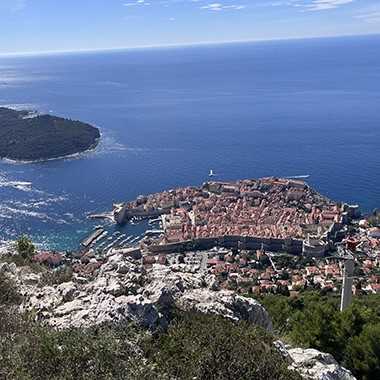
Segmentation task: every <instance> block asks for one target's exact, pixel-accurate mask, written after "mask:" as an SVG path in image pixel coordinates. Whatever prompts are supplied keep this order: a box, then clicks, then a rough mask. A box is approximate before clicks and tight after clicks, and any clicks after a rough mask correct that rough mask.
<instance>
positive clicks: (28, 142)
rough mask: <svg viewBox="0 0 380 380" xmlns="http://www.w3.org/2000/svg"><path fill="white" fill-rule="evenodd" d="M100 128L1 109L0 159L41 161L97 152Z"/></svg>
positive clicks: (68, 120)
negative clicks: (91, 151)
mask: <svg viewBox="0 0 380 380" xmlns="http://www.w3.org/2000/svg"><path fill="white" fill-rule="evenodd" d="M99 139H100V132H99V130H98V129H97V128H95V127H93V126H91V125H89V124H86V123H83V122H80V121H75V120H70V119H65V118H61V117H56V116H52V115H33V114H31V113H30V112H29V111H16V110H13V109H9V108H4V107H0V158H2V159H4V158H6V159H11V160H20V161H38V160H49V159H55V158H61V157H65V156H70V155H73V154H76V153H82V152H85V151H87V150H90V149H94V148H95V147H96V146H97V144H98V142H99Z"/></svg>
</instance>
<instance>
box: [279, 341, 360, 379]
mask: <svg viewBox="0 0 380 380" xmlns="http://www.w3.org/2000/svg"><path fill="white" fill-rule="evenodd" d="M275 346H276V347H277V349H278V350H279V351H280V352H281V354H282V355H283V356H284V357H285V358H286V359H287V360H288V362H289V369H292V370H295V371H297V372H298V373H299V374H300V375H301V376H302V378H303V379H305V380H356V378H355V377H354V376H353V375H352V374H351V372H350V371H349V370H348V369H346V368H344V367H342V366H341V365H339V363H338V362H337V361H336V360H335V359H334V358H333V356H332V355H330V354H326V353H324V352H320V351H318V350H314V349H311V348H309V349H302V348H291V347H290V346H286V345H285V344H284V343H282V342H281V341H276V342H275Z"/></svg>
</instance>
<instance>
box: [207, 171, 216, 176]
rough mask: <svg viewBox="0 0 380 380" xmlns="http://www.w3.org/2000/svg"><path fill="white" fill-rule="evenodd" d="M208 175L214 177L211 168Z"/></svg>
mask: <svg viewBox="0 0 380 380" xmlns="http://www.w3.org/2000/svg"><path fill="white" fill-rule="evenodd" d="M208 176H209V177H215V173H214V171H213V170H212V169H211V170H210V173H209V174H208Z"/></svg>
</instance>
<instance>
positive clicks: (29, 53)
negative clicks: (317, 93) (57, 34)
mask: <svg viewBox="0 0 380 380" xmlns="http://www.w3.org/2000/svg"><path fill="white" fill-rule="evenodd" d="M371 36H373V37H376V36H380V33H363V34H340V35H332V36H304V37H278V38H276V37H275V38H268V39H246V40H228V41H200V42H184V43H173V44H170V43H168V44H155V45H140V46H129V47H128V46H121V47H111V48H94V49H75V50H74V49H73V50H41V51H24V52H7V53H0V58H3V57H19V56H21V57H25V56H26V57H27V56H29V57H32V56H41V55H60V54H80V53H101V52H105V53H106V52H119V51H126V50H144V49H160V48H163V49H165V48H176V47H178V48H180V47H192V46H194V47H196V46H207V45H228V44H239V43H241V44H244V43H260V42H276V41H278V42H281V41H299V40H316V39H333V38H344V37H371Z"/></svg>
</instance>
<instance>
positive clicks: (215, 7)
mask: <svg viewBox="0 0 380 380" xmlns="http://www.w3.org/2000/svg"><path fill="white" fill-rule="evenodd" d="M245 8H246V6H245V5H242V4H230V5H225V4H222V3H211V4H207V5H203V6H201V9H206V10H209V11H214V12H220V11H223V10H229V9H230V10H241V9H245Z"/></svg>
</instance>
